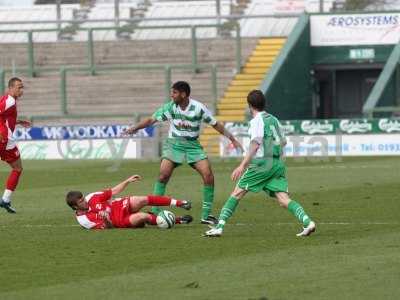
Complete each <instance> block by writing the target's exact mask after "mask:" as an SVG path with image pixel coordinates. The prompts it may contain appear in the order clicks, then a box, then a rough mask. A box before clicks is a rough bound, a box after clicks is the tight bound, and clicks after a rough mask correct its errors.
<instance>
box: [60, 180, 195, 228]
mask: <svg viewBox="0 0 400 300" xmlns="http://www.w3.org/2000/svg"><path fill="white" fill-rule="evenodd" d="M140 179H141V178H140V176H139V175H133V176H131V177H129V178H128V179H126V180H124V181H122V182H121V183H120V184H118V185H116V186H115V187H113V188H111V189H106V190H104V191H101V192H96V193H92V194H89V195H87V196H83V194H82V193H81V192H79V191H71V192H69V193H68V194H67V197H66V202H67V204H68V205H69V206H70V207H71V208H72V209H73V210H75V212H76V219H77V220H78V223H79V224H80V225H81V226H83V227H84V228H86V229H105V228H114V227H115V228H137V227H143V226H144V225H145V224H150V225H157V222H156V219H157V216H156V215H154V214H152V213H145V212H141V211H140V209H141V208H143V207H145V206H147V205H153V206H170V207H181V208H184V209H186V210H189V209H190V208H191V203H190V202H189V201H186V200H176V199H172V198H170V197H165V196H152V195H149V196H126V197H122V198H116V199H112V196H114V195H117V194H119V193H121V192H122V191H123V190H124V189H125V188H126V187H127V185H128V184H129V183H131V182H135V181H139V180H140ZM191 221H192V217H191V216H189V215H186V216H182V217H177V218H176V223H178V224H187V223H190V222H191Z"/></svg>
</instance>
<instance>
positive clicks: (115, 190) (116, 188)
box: [111, 175, 142, 196]
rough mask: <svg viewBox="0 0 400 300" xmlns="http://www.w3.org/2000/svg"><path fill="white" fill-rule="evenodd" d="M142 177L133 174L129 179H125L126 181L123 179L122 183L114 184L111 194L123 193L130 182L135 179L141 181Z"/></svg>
mask: <svg viewBox="0 0 400 300" xmlns="http://www.w3.org/2000/svg"><path fill="white" fill-rule="evenodd" d="M141 179H142V178H141V177H140V176H139V175H133V176H131V177H129V178H127V179H125V180H124V181H122V182H121V183H119V184H117V185H116V186H114V187H113V188H112V189H111V194H112V195H113V196H114V195H117V194H119V193H121V192H122V191H123V190H125V188H126V187H127V186H128V184H130V183H131V182H135V181H139V180H141Z"/></svg>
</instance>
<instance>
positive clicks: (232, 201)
mask: <svg viewBox="0 0 400 300" xmlns="http://www.w3.org/2000/svg"><path fill="white" fill-rule="evenodd" d="M238 204H239V200H238V199H237V198H235V197H233V196H230V197H229V198H228V200H226V202H225V204H224V207H222V209H221V214H220V215H219V220H218V225H217V228H224V226H225V223H226V221H228V219H229V218H230V217H231V216H232V215H233V213H234V212H235V209H236V207H237V206H238Z"/></svg>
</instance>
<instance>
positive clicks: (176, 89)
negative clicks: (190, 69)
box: [171, 81, 190, 104]
mask: <svg viewBox="0 0 400 300" xmlns="http://www.w3.org/2000/svg"><path fill="white" fill-rule="evenodd" d="M189 96H190V85H189V83H187V82H186V81H177V82H175V83H174V84H173V85H172V87H171V98H172V100H173V101H174V102H175V103H176V104H179V103H181V102H182V101H183V100H185V99H186V98H188V97H189Z"/></svg>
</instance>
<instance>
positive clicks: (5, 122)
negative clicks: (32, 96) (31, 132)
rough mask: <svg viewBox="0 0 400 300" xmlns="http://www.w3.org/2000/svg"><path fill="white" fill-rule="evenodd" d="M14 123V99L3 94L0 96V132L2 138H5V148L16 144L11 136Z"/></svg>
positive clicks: (8, 148)
mask: <svg viewBox="0 0 400 300" xmlns="http://www.w3.org/2000/svg"><path fill="white" fill-rule="evenodd" d="M16 124H17V105H16V101H15V99H14V98H13V97H11V96H10V95H4V96H2V97H1V98H0V133H2V134H3V135H4V138H7V145H6V149H7V150H10V149H13V148H14V147H15V146H16V143H15V141H14V139H13V137H12V135H13V132H14V129H15V125H16Z"/></svg>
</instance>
